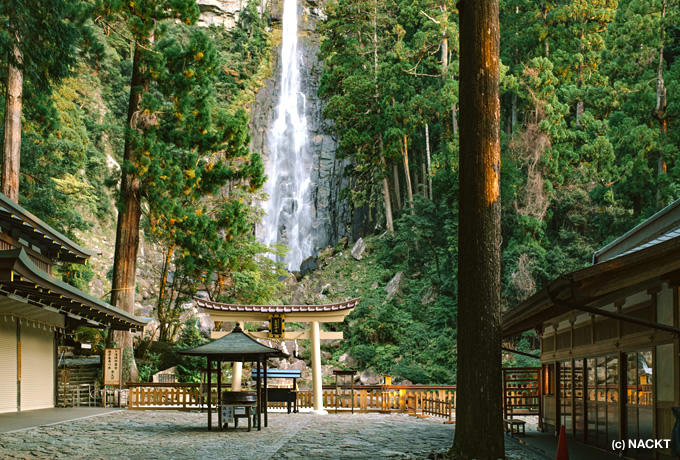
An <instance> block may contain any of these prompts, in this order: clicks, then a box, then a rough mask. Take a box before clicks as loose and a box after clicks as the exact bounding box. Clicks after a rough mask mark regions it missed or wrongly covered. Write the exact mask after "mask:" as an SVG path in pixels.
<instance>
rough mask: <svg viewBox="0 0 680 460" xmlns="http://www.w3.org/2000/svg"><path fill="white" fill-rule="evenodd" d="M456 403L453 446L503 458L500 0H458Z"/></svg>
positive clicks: (471, 454) (487, 458)
mask: <svg viewBox="0 0 680 460" xmlns="http://www.w3.org/2000/svg"><path fill="white" fill-rule="evenodd" d="M459 5H460V7H459V10H460V69H461V73H460V86H461V88H465V91H462V92H461V99H460V110H461V113H462V114H463V116H462V117H461V130H460V196H461V197H464V199H462V200H460V203H459V207H460V214H459V215H460V226H459V230H458V248H459V250H458V267H459V270H458V338H457V339H458V397H457V400H458V406H457V407H456V419H457V420H456V433H455V438H454V441H453V447H452V451H453V453H454V454H456V455H457V456H459V457H460V458H465V459H470V458H476V459H478V460H491V459H493V460H496V459H499V458H505V454H504V440H503V427H502V417H503V410H502V407H503V406H502V393H503V388H502V381H501V380H502V379H501V324H500V319H501V314H500V313H501V308H500V268H501V267H500V245H501V237H500V95H499V77H500V74H499V46H500V32H499V24H498V0H461V2H460V3H459Z"/></svg>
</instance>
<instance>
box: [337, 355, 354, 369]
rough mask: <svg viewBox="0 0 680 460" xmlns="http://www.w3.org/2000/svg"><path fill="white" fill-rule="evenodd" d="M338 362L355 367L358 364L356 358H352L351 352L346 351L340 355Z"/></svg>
mask: <svg viewBox="0 0 680 460" xmlns="http://www.w3.org/2000/svg"><path fill="white" fill-rule="evenodd" d="M338 362H339V363H340V364H344V365H345V366H347V367H354V366H356V364H357V362H356V360H355V359H354V358H352V357H351V356H350V354H349V353H345V354H344V355H342V356H340V358H339V359H338Z"/></svg>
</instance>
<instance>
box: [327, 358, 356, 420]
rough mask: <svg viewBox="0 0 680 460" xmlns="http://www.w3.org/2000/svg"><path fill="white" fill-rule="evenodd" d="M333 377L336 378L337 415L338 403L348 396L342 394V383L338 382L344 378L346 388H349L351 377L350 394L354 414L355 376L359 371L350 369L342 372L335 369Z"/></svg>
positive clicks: (336, 410)
mask: <svg viewBox="0 0 680 460" xmlns="http://www.w3.org/2000/svg"><path fill="white" fill-rule="evenodd" d="M333 375H334V376H335V413H336V414H337V413H338V401H340V398H345V397H346V396H347V395H344V394H342V395H341V394H340V391H341V388H340V383H339V382H338V380H339V379H340V378H342V380H343V383H344V384H345V386H347V382H346V380H347V377H349V384H350V393H349V399H350V401H351V407H352V413H354V376H355V375H357V371H356V370H355V369H348V370H340V369H335V370H334V371H333Z"/></svg>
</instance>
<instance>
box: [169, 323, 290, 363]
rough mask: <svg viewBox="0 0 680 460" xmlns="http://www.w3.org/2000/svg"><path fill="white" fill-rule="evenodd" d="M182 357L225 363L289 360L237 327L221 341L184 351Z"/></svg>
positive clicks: (285, 354) (284, 355)
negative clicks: (217, 360) (208, 358)
mask: <svg viewBox="0 0 680 460" xmlns="http://www.w3.org/2000/svg"><path fill="white" fill-rule="evenodd" d="M179 354H181V355H191V356H209V357H211V358H214V359H222V360H225V361H251V360H257V359H259V358H260V357H265V358H273V357H278V358H287V357H288V354H287V353H284V352H283V351H281V350H279V349H278V348H272V347H268V346H266V345H263V344H261V343H260V342H258V341H257V340H255V339H253V338H252V337H250V336H248V335H247V334H246V333H245V332H243V330H242V329H241V328H240V327H239V326H238V325H237V326H236V327H235V328H234V330H233V331H231V332H230V333H229V334H227V335H225V336H224V337H222V338H221V339H217V340H215V341H214V342H210V343H207V344H205V345H201V346H198V347H195V348H191V349H189V350H182V351H180V352H179Z"/></svg>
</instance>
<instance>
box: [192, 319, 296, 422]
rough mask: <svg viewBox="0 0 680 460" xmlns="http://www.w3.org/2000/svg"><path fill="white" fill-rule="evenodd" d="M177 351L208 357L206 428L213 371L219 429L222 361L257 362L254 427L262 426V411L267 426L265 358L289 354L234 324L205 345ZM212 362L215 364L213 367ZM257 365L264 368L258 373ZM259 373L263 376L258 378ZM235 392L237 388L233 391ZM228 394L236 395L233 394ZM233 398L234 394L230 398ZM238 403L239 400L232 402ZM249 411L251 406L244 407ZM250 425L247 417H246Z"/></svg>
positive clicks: (221, 401)
mask: <svg viewBox="0 0 680 460" xmlns="http://www.w3.org/2000/svg"><path fill="white" fill-rule="evenodd" d="M179 354H182V355H188V356H205V357H206V358H207V359H208V367H207V369H208V382H207V383H208V430H212V401H211V398H212V372H213V370H214V371H215V373H216V375H217V417H218V423H219V427H220V429H222V426H223V425H222V424H223V420H222V410H221V408H222V406H224V405H226V401H225V395H224V394H223V392H222V372H221V370H222V363H223V362H232V363H244V362H252V363H257V392H256V398H257V399H256V401H257V403H256V406H255V407H256V416H257V429H258V431H259V430H261V429H262V423H261V422H262V420H261V415H262V413H263V412H264V426H267V359H268V358H287V357H288V355H287V354H286V353H284V352H283V351H281V350H279V349H277V348H271V347H268V346H266V345H262V344H261V343H259V342H258V341H257V340H255V339H253V338H251V337H249V336H248V335H247V334H246V333H244V332H243V330H242V329H241V328H240V326H239V325H238V324H237V325H236V327H235V328H234V330H232V331H231V332H230V333H228V334H227V335H225V336H224V337H222V338H220V339H217V340H215V341H214V342H211V343H208V344H206V345H201V346H199V347H196V348H191V349H189V350H183V351H180V352H179ZM213 364H214V365H215V368H213ZM260 368H262V369H263V372H262V373H260ZM260 375H262V377H263V378H260ZM234 393H237V392H234ZM231 396H235V394H232V395H231ZM232 401H233V398H232ZM233 405H239V404H233ZM247 410H248V411H249V410H250V409H247ZM249 426H250V421H249Z"/></svg>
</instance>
